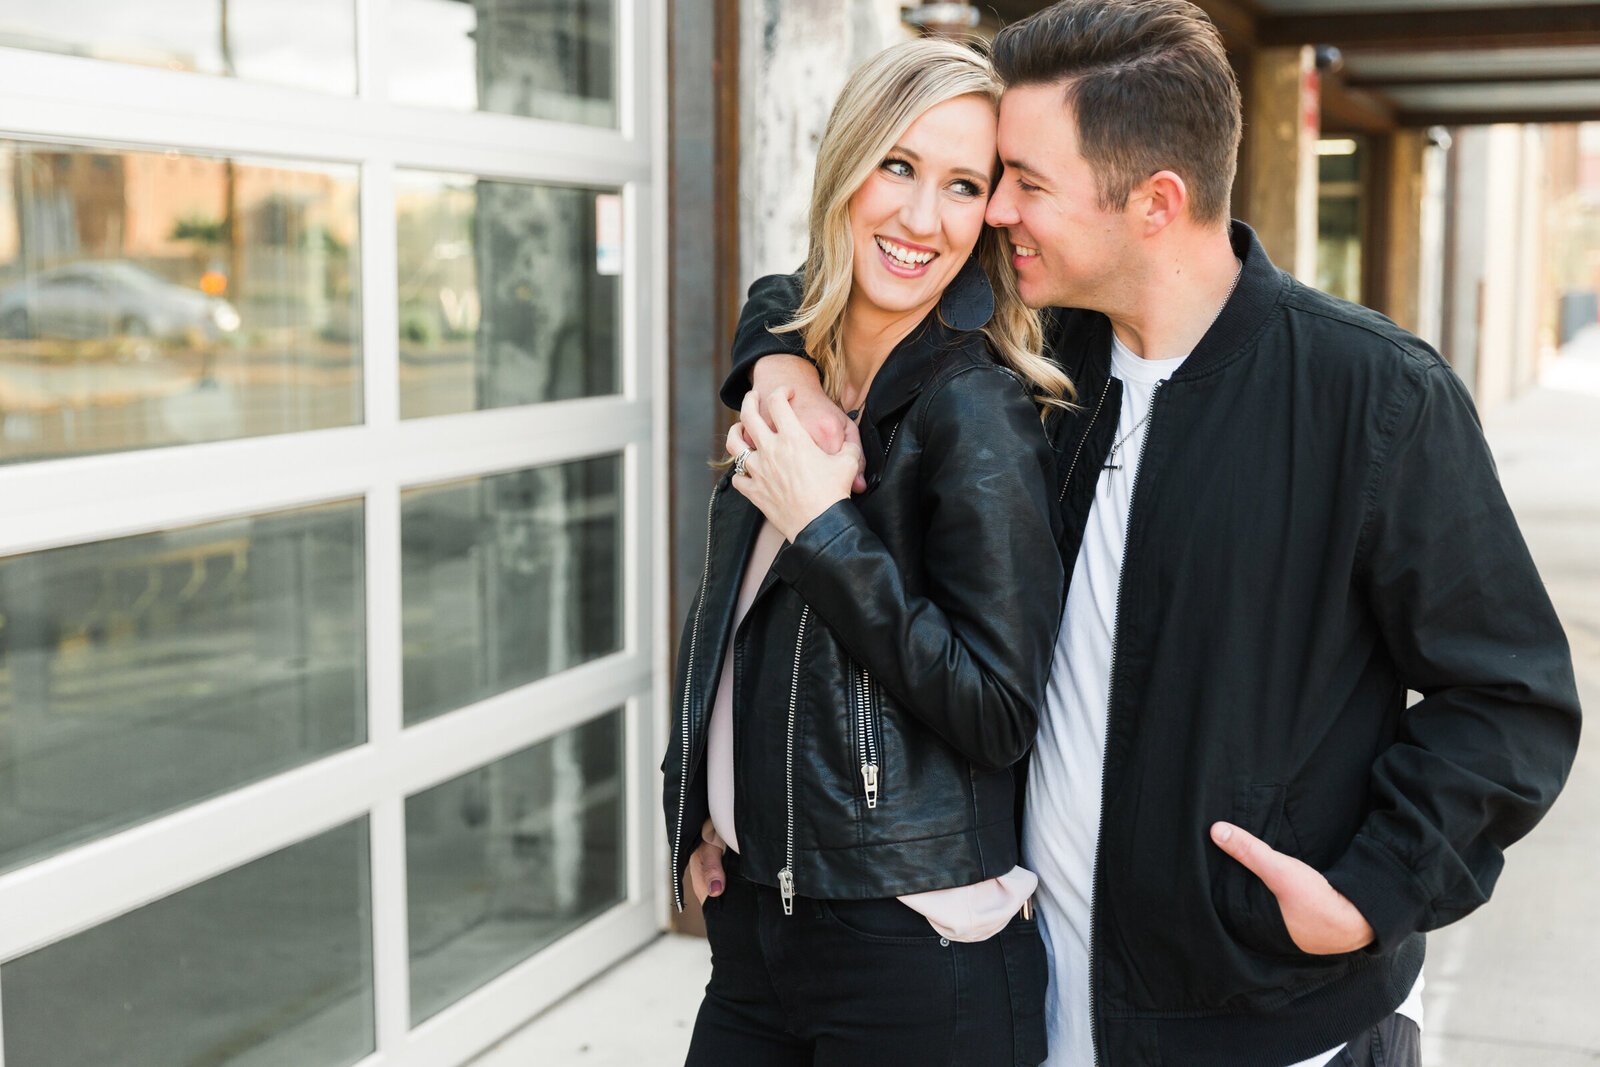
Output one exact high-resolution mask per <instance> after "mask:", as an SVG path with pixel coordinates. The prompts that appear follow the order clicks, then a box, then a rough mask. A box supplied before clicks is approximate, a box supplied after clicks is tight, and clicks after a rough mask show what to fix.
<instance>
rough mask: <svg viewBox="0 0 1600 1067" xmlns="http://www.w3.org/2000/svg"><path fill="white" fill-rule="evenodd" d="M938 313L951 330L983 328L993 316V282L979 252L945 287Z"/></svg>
mask: <svg viewBox="0 0 1600 1067" xmlns="http://www.w3.org/2000/svg"><path fill="white" fill-rule="evenodd" d="M939 317H940V318H941V319H943V320H944V324H945V325H946V326H948V327H950V328H951V329H952V330H981V329H983V327H985V326H987V325H988V324H989V320H990V319H992V318H994V286H993V285H991V284H990V283H989V275H988V274H986V273H984V270H983V265H982V264H980V263H979V262H978V257H977V256H968V257H967V261H966V262H965V263H963V264H962V265H961V270H959V271H958V272H956V276H955V277H954V278H952V279H951V280H950V284H949V285H948V286H946V287H945V291H944V295H943V296H941V297H940V298H939Z"/></svg>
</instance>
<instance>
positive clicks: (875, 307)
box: [665, 41, 1070, 1067]
mask: <svg viewBox="0 0 1600 1067" xmlns="http://www.w3.org/2000/svg"><path fill="white" fill-rule="evenodd" d="M998 93H999V84H998V82H997V81H996V80H995V78H994V76H993V73H992V71H991V70H990V69H989V66H988V63H987V62H986V61H985V60H984V59H983V58H982V57H981V56H979V55H978V54H977V53H975V52H973V51H970V50H968V49H966V48H964V47H962V46H961V45H958V44H955V43H952V42H938V41H912V42H907V43H905V44H901V45H897V46H895V47H892V48H889V49H887V50H885V51H884V52H882V53H880V54H879V55H878V56H876V57H874V58H873V59H871V60H869V61H868V62H867V63H866V64H865V65H864V66H863V67H862V68H861V69H860V70H858V71H857V72H856V73H855V74H854V75H852V76H851V78H850V81H849V83H848V84H847V85H846V87H845V89H844V91H843V93H842V94H841V95H840V98H839V101H838V103H837V105H836V106H835V108H834V112H833V115H832V118H831V119H830V121H829V123H828V127H827V131H826V133H825V135H824V137H823V141H822V145H821V147H820V151H819V154H818V162H817V171H816V182H815V188H814V193H813V199H812V208H811V216H810V223H811V225H810V234H811V244H810V255H809V257H808V259H807V265H806V275H805V278H806V292H805V301H804V304H803V305H802V306H801V307H800V309H799V312H798V314H797V315H796V316H795V317H794V319H793V321H792V322H790V323H788V324H787V325H785V326H783V327H782V329H783V330H784V331H786V332H789V333H792V334H796V335H798V336H799V337H800V338H801V339H803V341H804V344H805V347H806V349H807V350H808V351H809V352H810V353H812V354H813V355H814V356H815V357H816V359H817V362H818V365H819V367H820V368H821V370H822V375H823V382H824V383H825V385H826V387H827V389H828V390H829V393H830V396H832V397H833V398H834V399H836V400H840V401H842V402H843V403H844V405H845V406H846V407H854V408H857V409H858V412H857V413H855V414H856V415H857V417H858V418H859V428H860V435H861V442H862V447H861V449H859V450H858V449H856V448H855V447H854V446H853V445H852V446H849V447H847V448H846V449H845V450H844V451H842V452H841V453H840V454H838V455H829V454H826V453H824V452H822V451H821V450H820V449H819V448H818V447H817V446H816V445H815V444H813V443H812V441H811V439H810V437H809V436H807V434H806V433H805V431H804V430H803V429H801V427H800V424H799V423H798V421H797V420H796V417H795V415H794V413H793V412H792V411H791V410H790V409H789V408H788V406H787V405H786V403H785V401H784V399H783V397H782V396H781V395H779V396H773V397H770V398H768V400H769V410H770V412H771V414H772V418H773V420H774V422H775V425H774V426H769V425H768V423H767V420H766V419H765V418H764V417H763V416H762V414H761V413H760V412H759V410H758V407H759V405H758V403H757V399H756V397H755V396H754V394H752V395H751V396H749V397H746V399H745V404H744V409H743V411H742V417H741V421H740V423H739V425H738V426H736V427H735V428H734V430H733V432H732V433H731V434H730V438H729V450H730V452H731V453H733V454H734V455H735V462H734V465H733V468H732V470H731V471H730V472H729V474H728V475H727V476H726V477H724V478H723V479H721V481H720V483H719V485H718V486H717V490H716V492H715V494H714V495H713V497H712V500H711V503H710V506H709V513H708V523H709V525H710V528H711V538H710V542H709V546H710V547H708V558H707V560H706V570H705V576H704V578H703V580H702V584H701V587H700V588H701V592H700V596H699V598H698V599H697V601H696V603H695V606H694V608H693V610H692V612H691V615H690V618H689V622H688V626H687V627H686V629H685V633H684V638H683V640H682V642H681V643H680V647H681V648H683V649H684V650H685V652H686V656H685V658H684V660H683V662H682V663H681V664H680V668H679V676H678V694H679V696H678V699H677V700H675V701H674V706H675V708H677V710H678V713H679V720H678V724H677V729H675V730H674V742H673V745H674V747H673V748H672V749H671V750H670V751H669V753H668V756H667V763H666V767H665V770H666V772H667V780H666V804H665V807H666V814H667V820H668V828H669V833H670V834H671V838H672V841H673V860H674V866H675V871H676V872H677V873H679V874H680V875H681V874H682V873H683V872H684V871H685V869H686V868H687V870H688V871H689V872H691V883H692V885H693V888H694V890H695V892H696V893H697V894H698V895H700V896H702V898H704V899H706V900H707V902H708V904H709V906H707V907H706V908H705V909H704V915H705V919H706V928H707V933H708V936H709V937H710V940H711V945H712V956H713V973H712V978H711V984H710V985H709V986H708V987H707V991H706V999H705V1002H704V1005H703V1006H702V1008H701V1010H700V1016H699V1019H698V1021H697V1023H696V1026H695V1034H694V1039H693V1045H692V1047H691V1050H690V1053H689V1063H690V1064H691V1065H701V1064H705V1065H710V1064H723V1063H757V1062H759V1063H775V1062H784V1063H811V1062H834V1061H839V1062H843V1061H844V1060H849V1061H850V1062H867V1061H868V1060H869V1059H870V1061H871V1062H874V1063H879V1064H884V1065H886V1067H894V1065H906V1067H910V1065H912V1064H917V1065H920V1064H925V1063H932V1062H958V1063H1002V1062H1003V1063H1017V1064H1034V1063H1038V1062H1039V1060H1040V1059H1042V1058H1043V1055H1044V1047H1043V1036H1044V1035H1043V1028H1042V1025H1041V1022H1042V1018H1043V1000H1044V992H1045V965H1044V954H1043V944H1042V942H1041V941H1040V938H1039V932H1038V929H1037V927H1036V926H1035V925H1034V923H1033V922H1032V918H1031V913H1030V911H1029V910H1028V909H1027V907H1026V901H1027V899H1028V897H1029V894H1030V893H1031V892H1032V891H1033V888H1034V886H1035V884H1036V882H1037V880H1036V879H1035V877H1034V876H1033V874H1032V873H1031V872H1029V871H1026V870H1024V869H1023V868H1022V867H1020V866H1019V865H1018V862H1017V860H1018V847H1017V840H1016V829H1015V822H1014V815H1015V788H1016V783H1015V780H1014V777H1013V774H1012V770H1011V768H1012V766H1013V765H1014V764H1015V763H1016V762H1017V761H1018V760H1019V759H1020V758H1021V757H1022V756H1023V754H1024V753H1025V752H1026V751H1027V749H1028V747H1029V745H1030V744H1031V743H1032V739H1033V734H1034V731H1035V729H1036V727H1037V723H1038V717H1037V709H1038V704H1039V702H1040V700H1041V699H1042V694H1043V685H1044V676H1045V671H1046V669H1047V667H1048V664H1049V650H1050V635H1051V634H1052V633H1053V632H1054V622H1055V620H1056V619H1058V618H1059V617H1060V603H1061V601H1060V596H1061V590H1062V585H1063V583H1062V572H1061V567H1060V561H1059V559H1058V558H1057V557H1056V554H1055V553H1054V552H1051V551H1049V550H1048V546H1049V544H1050V542H1051V538H1052V533H1051V523H1050V518H1049V516H1050V505H1049V500H1050V491H1051V470H1052V454H1051V452H1050V448H1049V445H1048V443H1047V442H1046V440H1045V436H1044V433H1043V432H1042V429H1041V425H1040V415H1041V407H1043V408H1049V407H1051V406H1053V405H1055V404H1058V403H1059V402H1060V400H1061V398H1062V397H1063V396H1064V395H1066V394H1067V392H1068V390H1069V389H1070V384H1069V383H1068V382H1067V380H1066V378H1065V376H1064V375H1062V373H1061V372H1060V371H1059V370H1057V369H1056V368H1054V367H1053V366H1048V365H1045V364H1042V362H1041V361H1040V360H1039V357H1038V355H1037V348H1038V343H1039V336H1040V329H1039V323H1038V319H1037V318H1036V316H1035V315H1034V313H1033V312H1031V311H1029V310H1028V309H1027V308H1026V307H1025V306H1023V304H1022V303H1021V301H1020V300H1019V299H1018V297H1017V294H1016V287H1015V282H1014V278H1013V276H1012V273H1011V266H1010V263H1009V256H1008V252H1007V246H1006V245H1005V243H1004V241H1003V240H1002V239H1001V238H1000V236H999V235H998V234H997V233H996V232H995V231H992V230H989V229H988V228H986V227H985V225H984V222H983V214H984V209H985V207H986V204H987V200H988V194H989V189H990V186H991V183H992V181H993V178H994V175H995V170H996V162H995V103H996V100H997V99H998ZM997 363H999V364H1001V365H1002V366H1007V367H1009V368H1010V370H1011V371H1013V372H1014V373H1007V371H1005V370H1002V369H1001V366H997V365H996V364H997ZM1030 394H1032V395H1031V396H1030ZM858 460H864V465H865V489H864V491H863V492H861V493H860V494H857V495H855V496H852V494H851V487H852V480H853V479H854V478H855V476H856V472H857V466H858ZM730 490H732V491H730ZM1019 545H1037V546H1039V547H1040V548H1041V549H1044V550H1043V551H1032V552H1018V551H1016V547H1017V546H1019ZM974 560H982V561H984V563H983V566H982V567H976V566H973V561H974ZM995 589H1004V590H1016V591H1017V593H1016V595H1015V596H1014V597H1009V598H1008V603H1006V604H1005V605H1004V607H1002V608H1000V609H998V610H997V609H996V607H995V599H996V598H995V596H994V590H995ZM730 634H731V635H732V636H731V638H730V637H729V636H728V635H730ZM712 635H717V636H712ZM775 710H776V711H778V712H779V714H773V712H774V711H775ZM785 712H786V713H785ZM736 735H737V742H736ZM696 829H698V830H699V832H700V834H701V837H702V838H703V839H704V840H705V842H707V843H706V844H704V845H701V846H700V847H699V848H696V847H695V846H694V843H693V842H694V838H693V837H692V836H691V835H693V834H694V832H695V831H696ZM724 844H725V845H726V847H727V849H728V851H727V853H726V855H724V854H723V853H722V852H721V851H720V850H721V848H722V846H723V845H724ZM725 874H726V875H728V877H727V878H726V879H724V875H725ZM712 897H715V898H717V899H716V901H715V903H711V902H710V898H712ZM930 1003H945V1004H948V1003H961V1004H962V1005H963V1011H962V1012H961V1013H960V1017H959V1018H957V1017H955V1013H947V1015H946V1017H944V1018H941V1019H940V1020H939V1021H938V1022H937V1023H936V1024H934V1025H930V1024H929V1022H928V1018H927V1005H929V1004H930Z"/></svg>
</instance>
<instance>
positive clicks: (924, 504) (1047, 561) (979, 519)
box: [773, 365, 1063, 770]
mask: <svg viewBox="0 0 1600 1067" xmlns="http://www.w3.org/2000/svg"><path fill="white" fill-rule="evenodd" d="M934 388H935V389H937V390H938V391H937V392H936V393H935V394H934V395H933V396H931V397H930V398H929V401H928V403H927V405H926V407H925V408H924V413H923V418H922V426H921V428H920V431H919V433H918V437H919V439H920V440H921V442H922V445H923V451H922V455H921V457H920V460H919V462H920V466H919V469H918V481H919V485H920V492H921V499H920V501H919V503H918V508H919V510H920V513H921V514H920V516H919V517H920V518H922V519H923V520H924V521H925V523H926V534H925V538H924V542H923V545H924V548H923V560H924V564H925V568H924V571H925V575H924V580H923V583H922V585H923V587H924V588H923V590H922V592H923V593H925V595H921V594H919V593H913V592H912V590H911V589H910V588H909V587H908V585H907V581H906V576H905V575H904V574H902V573H901V572H900V570H899V568H898V567H897V565H896V563H895V560H894V559H893V558H892V557H891V556H890V554H889V551H888V549H887V548H886V547H885V545H884V543H883V541H882V540H880V539H879V537H878V536H877V534H875V533H874V532H873V531H872V530H871V528H869V527H868V526H867V524H866V522H865V520H864V519H863V518H862V515H861V512H860V511H859V510H858V509H857V508H856V506H855V504H854V503H852V502H850V501H848V500H846V501H840V502H839V503H838V504H835V505H834V506H833V507H832V508H830V509H828V510H827V511H826V512H824V513H823V514H822V515H821V516H819V517H818V518H816V519H815V520H813V521H812V522H811V524H810V525H808V526H807V527H806V528H805V529H804V530H802V531H801V532H800V533H799V534H798V535H797V536H796V538H795V541H794V543H793V544H792V545H786V546H784V547H783V549H781V550H780V551H779V553H778V557H777V560H776V561H775V563H774V565H773V566H774V568H775V569H776V571H777V573H778V576H779V577H780V578H782V579H784V580H785V581H787V582H789V583H790V584H791V585H792V586H793V587H794V588H795V590H796V591H797V592H799V594H800V595H801V596H802V597H803V598H804V599H805V601H806V602H807V603H808V604H810V605H811V607H812V609H813V610H814V611H816V612H817V614H818V615H819V616H820V617H821V618H822V619H823V620H824V621H826V622H827V623H828V625H829V626H831V627H832V628H833V630H834V631H835V633H836V634H837V636H838V638H839V640H840V641H841V642H842V643H843V644H844V646H845V648H846V649H847V650H848V651H849V653H850V655H851V656H852V657H854V658H855V659H856V660H857V661H858V662H860V663H861V664H862V665H863V666H864V667H866V668H867V669H868V670H869V671H871V672H872V673H873V675H874V676H875V679H876V680H877V681H878V682H879V683H880V684H881V685H882V686H883V687H884V688H885V689H886V690H887V691H888V692H889V693H890V694H892V695H893V696H894V697H895V698H896V700H897V702H898V703H899V704H900V705H901V706H902V707H903V708H904V709H905V710H906V711H907V712H908V713H909V714H911V715H914V716H916V717H917V718H918V719H919V720H921V721H922V722H923V723H924V724H926V725H927V726H928V727H929V728H930V729H932V730H933V731H934V732H936V733H937V734H938V735H939V736H940V737H942V738H943V739H944V740H945V741H947V742H948V743H949V744H950V745H951V746H953V747H954V748H955V749H956V750H957V751H959V752H961V753H962V754H963V755H964V756H966V757H967V759H968V760H970V761H971V762H972V763H973V764H974V765H976V766H978V767H980V768H984V769H990V770H992V769H998V768H1002V767H1008V766H1010V765H1011V764H1012V763H1015V762H1016V761H1017V760H1019V759H1021V758H1022V756H1023V755H1024V754H1026V752H1027V751H1028V748H1029V746H1031V745H1032V744H1033V739H1034V735H1035V733H1036V732H1037V730H1038V725H1039V707H1040V705H1041V703H1042V702H1043V699H1044V691H1045V680H1046V677H1047V675H1048V673H1049V668H1050V659H1051V655H1052V653H1053V651H1054V647H1055V635H1056V629H1057V627H1058V626H1059V625H1060V622H1061V598H1062V595H1063V581H1062V570H1061V559H1060V556H1059V555H1058V553H1057V552H1056V548H1055V541H1054V536H1053V528H1052V525H1051V522H1052V518H1051V516H1052V513H1053V510H1054V509H1053V508H1052V506H1051V500H1050V486H1051V484H1052V483H1053V478H1052V470H1053V462H1054V458H1053V454H1052V453H1051V451H1050V447H1049V445H1048V444H1047V443H1046V441H1045V437H1044V432H1043V428H1042V427H1041V426H1040V423H1039V415H1038V410H1037V409H1036V408H1035V407H1034V406H1033V403H1032V402H1031V401H1030V400H1029V399H1028V398H1027V396H1026V395H1025V394H1024V392H1023V390H1022V389H1021V387H1020V386H1019V384H1018V382H1017V381H1016V379H1015V378H1014V377H1012V376H1011V375H1010V374H1009V373H1007V372H1005V371H1003V370H1001V369H1000V368H998V367H995V366H992V365H986V366H978V367H973V368H970V369H967V370H964V371H961V372H959V373H957V374H956V375H955V376H953V377H952V378H950V379H947V380H946V381H945V382H943V383H941V384H939V385H936V386H934ZM901 432H902V433H904V432H905V430H904V429H902V431H901Z"/></svg>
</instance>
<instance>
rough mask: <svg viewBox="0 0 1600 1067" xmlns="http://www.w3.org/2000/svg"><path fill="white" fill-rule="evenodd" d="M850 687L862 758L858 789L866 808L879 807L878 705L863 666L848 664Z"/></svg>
mask: <svg viewBox="0 0 1600 1067" xmlns="http://www.w3.org/2000/svg"><path fill="white" fill-rule="evenodd" d="M850 678H851V687H852V689H853V690H854V693H853V696H854V703H855V719H856V750H857V754H858V755H859V756H860V757H861V788H862V791H863V794H864V795H865V797H866V800H867V807H869V808H875V807H877V806H878V772H879V766H878V749H879V747H880V746H879V741H880V736H879V729H878V715H877V711H878V706H877V701H876V700H874V699H873V694H872V675H871V674H870V673H869V672H868V671H867V669H866V668H865V667H861V666H857V665H856V664H854V663H852V664H851V665H850Z"/></svg>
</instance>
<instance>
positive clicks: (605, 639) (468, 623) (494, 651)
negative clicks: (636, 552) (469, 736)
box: [400, 456, 623, 725]
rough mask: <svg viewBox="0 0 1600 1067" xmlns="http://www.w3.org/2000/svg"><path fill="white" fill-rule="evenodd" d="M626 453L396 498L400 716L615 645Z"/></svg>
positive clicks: (459, 702)
mask: <svg viewBox="0 0 1600 1067" xmlns="http://www.w3.org/2000/svg"><path fill="white" fill-rule="evenodd" d="M621 483H622V461H621V457H620V456H602V457H599V458H597V459H586V460H579V461H577V462H574V463H562V464H557V465H554V466H548V467H535V468H532V469H530V470H523V471H515V472H513V473H510V474H496V475H492V476H490V477H487V478H474V479H471V480H468V481H461V482H451V483H449V484H447V485H439V486H430V487H428V488H425V489H412V490H408V491H406V492H405V493H404V494H402V496H401V504H400V545H401V552H402V568H401V579H400V581H401V602H402V611H401V615H402V619H403V630H404V638H405V721H406V723H407V724H408V725H409V724H411V723H415V722H420V721H422V720H423V719H429V718H432V717H433V716H435V715H439V714H442V713H443V712H446V711H449V710H451V709H452V708H459V707H463V706H465V705H467V704H471V703H473V702H474V701H478V700H482V699H483V698H485V697H488V696H492V695H494V694H495V693H502V692H505V691H506V690H508V689H512V688H514V687H516V686H519V685H525V684H526V683H528V682H531V681H534V680H536V679H539V678H543V677H545V676H546V675H549V674H554V673H555V672H557V671H563V670H566V669H567V668H569V667H574V666H577V665H578V664H580V663H583V662H586V661H588V660H591V659H594V658H596V657H598V656H603V655H605V654H606V653H608V652H615V651H617V650H618V649H620V648H621V647H622V580H623V579H622V554H621V553H622V498H621Z"/></svg>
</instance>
